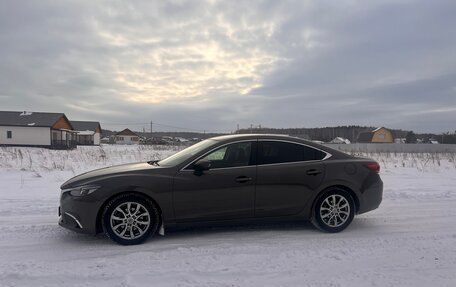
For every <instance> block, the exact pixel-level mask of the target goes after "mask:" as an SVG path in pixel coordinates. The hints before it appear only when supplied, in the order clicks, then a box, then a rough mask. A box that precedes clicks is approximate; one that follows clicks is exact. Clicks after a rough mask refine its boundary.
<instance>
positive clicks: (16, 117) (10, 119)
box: [0, 111, 72, 127]
mask: <svg viewBox="0 0 456 287" xmlns="http://www.w3.org/2000/svg"><path fill="white" fill-rule="evenodd" d="M62 117H64V118H65V120H66V121H68V119H67V117H66V116H65V114H64V113H43V112H28V111H22V112H17V111H0V126H29V127H52V126H54V124H55V123H57V121H58V120H60V119H61V118H62ZM68 122H69V121H68ZM70 126H72V125H71V124H70Z"/></svg>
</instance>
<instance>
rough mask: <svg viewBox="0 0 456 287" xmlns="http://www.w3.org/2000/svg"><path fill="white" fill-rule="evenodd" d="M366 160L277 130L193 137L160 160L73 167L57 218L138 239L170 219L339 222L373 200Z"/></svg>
mask: <svg viewBox="0 0 456 287" xmlns="http://www.w3.org/2000/svg"><path fill="white" fill-rule="evenodd" d="M379 169H380V166H379V164H378V163H377V162H375V161H373V160H371V159H365V158H357V157H353V156H350V155H347V154H345V153H342V152H339V151H336V150H333V149H330V148H327V147H324V146H322V145H318V144H316V143H312V142H309V141H305V140H302V139H298V138H293V137H287V136H281V135H230V136H221V137H215V138H211V139H207V140H204V141H201V142H199V143H197V144H195V145H193V146H190V147H188V148H186V149H184V150H182V151H180V152H178V153H176V154H174V155H172V156H170V157H168V158H166V159H164V160H160V161H150V162H144V163H133V164H125V165H119V166H113V167H108V168H103V169H98V170H94V171H91V172H87V173H84V174H81V175H78V176H76V177H74V178H72V179H70V180H68V181H67V182H65V183H64V184H63V185H62V186H61V189H62V190H61V197H60V208H59V216H60V220H59V224H60V225H61V226H63V227H66V228H69V229H71V230H74V231H79V232H85V233H91V234H96V233H99V232H105V233H106V234H107V235H108V236H109V237H110V238H111V239H112V240H114V241H115V242H117V243H120V244H125V245H129V244H138V243H141V242H143V241H144V240H146V239H147V238H148V237H150V236H152V235H154V234H156V233H157V232H160V233H163V232H164V230H165V228H172V227H176V226H178V225H189V224H190V225H194V224H200V223H204V224H207V223H209V224H211V223H220V222H223V223H230V224H237V223H243V222H255V221H273V220H288V221H290V220H310V221H311V222H312V223H313V224H314V225H315V226H316V227H317V228H319V229H321V230H323V231H327V232H339V231H342V230H344V229H345V228H346V227H347V226H348V225H349V224H350V223H351V221H352V220H353V217H354V215H355V214H360V213H364V212H367V211H370V210H373V209H375V208H377V207H378V206H379V205H380V202H381V201H382V191H383V183H382V180H381V179H380V176H379V174H378V173H379Z"/></svg>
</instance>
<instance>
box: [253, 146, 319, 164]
mask: <svg viewBox="0 0 456 287" xmlns="http://www.w3.org/2000/svg"><path fill="white" fill-rule="evenodd" d="M325 156H326V153H324V152H322V151H320V150H317V149H314V148H312V147H309V146H305V145H300V144H295V143H290V142H280V141H260V142H259V153H258V164H274V163H287V162H299V161H312V160H322V159H323V158H325Z"/></svg>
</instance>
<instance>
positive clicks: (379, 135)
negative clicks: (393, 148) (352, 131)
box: [358, 127, 394, 143]
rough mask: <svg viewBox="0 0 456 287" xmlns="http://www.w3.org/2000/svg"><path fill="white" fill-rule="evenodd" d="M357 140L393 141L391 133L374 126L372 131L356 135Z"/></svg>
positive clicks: (366, 141)
mask: <svg viewBox="0 0 456 287" xmlns="http://www.w3.org/2000/svg"><path fill="white" fill-rule="evenodd" d="M358 142H360V143H393V142H394V137H393V133H392V132H391V131H390V130H388V129H386V128H384V127H380V128H376V129H375V130H373V131H366V132H362V133H360V134H359V135H358Z"/></svg>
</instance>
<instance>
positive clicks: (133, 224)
mask: <svg viewBox="0 0 456 287" xmlns="http://www.w3.org/2000/svg"><path fill="white" fill-rule="evenodd" d="M159 221H160V217H159V213H158V209H157V208H156V206H155V204H154V203H153V202H151V201H150V200H149V199H147V198H146V197H143V196H140V195H137V194H122V195H119V196H118V197H115V198H114V199H112V200H111V201H109V203H108V204H107V205H106V207H105V208H104V211H103V215H102V224H103V231H104V233H105V234H106V235H107V236H108V237H109V238H111V239H112V240H113V241H114V242H116V243H119V244H122V245H135V244H140V243H143V242H144V241H145V240H146V239H147V238H149V237H150V236H153V235H154V234H155V233H156V232H157V229H158V226H159Z"/></svg>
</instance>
